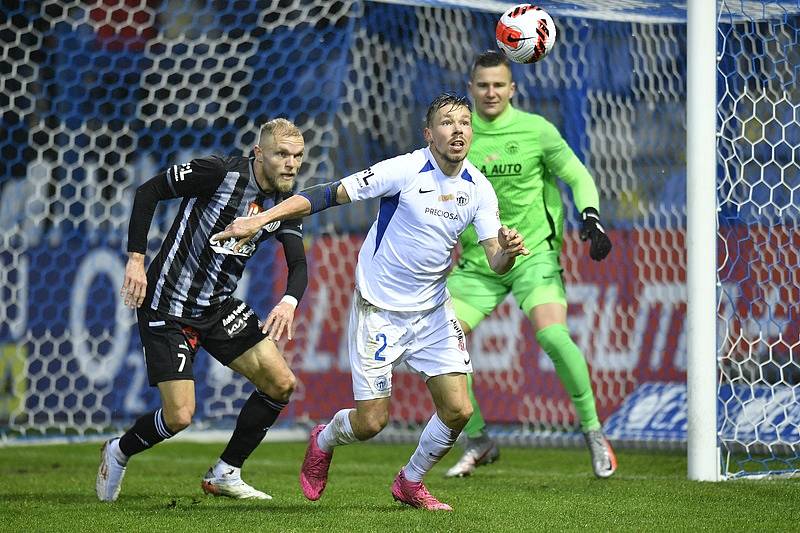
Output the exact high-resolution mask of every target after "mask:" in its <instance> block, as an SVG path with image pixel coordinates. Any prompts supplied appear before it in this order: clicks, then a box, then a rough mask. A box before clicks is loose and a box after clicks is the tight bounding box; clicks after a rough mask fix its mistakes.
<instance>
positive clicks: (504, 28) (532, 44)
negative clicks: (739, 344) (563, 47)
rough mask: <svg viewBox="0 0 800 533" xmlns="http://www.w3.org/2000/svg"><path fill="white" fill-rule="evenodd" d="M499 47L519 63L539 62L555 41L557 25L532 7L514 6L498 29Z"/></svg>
mask: <svg viewBox="0 0 800 533" xmlns="http://www.w3.org/2000/svg"><path fill="white" fill-rule="evenodd" d="M495 37H496V38H497V46H498V47H499V48H500V50H502V51H503V53H504V54H505V55H506V56H507V57H508V58H509V59H510V60H511V61H514V62H516V63H536V62H537V61H539V60H540V59H542V58H543V57H544V56H546V55H547V54H548V53H549V52H550V50H552V49H553V44H555V42H556V25H555V23H554V22H553V19H552V18H551V17H550V15H548V14H547V12H546V11H545V10H544V9H542V8H540V7H536V6H534V5H531V4H520V5H518V6H514V7H512V8H511V9H509V10H508V11H506V12H505V13H503V16H502V17H500V20H499V21H497V27H496V28H495Z"/></svg>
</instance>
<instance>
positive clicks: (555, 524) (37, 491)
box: [0, 441, 800, 533]
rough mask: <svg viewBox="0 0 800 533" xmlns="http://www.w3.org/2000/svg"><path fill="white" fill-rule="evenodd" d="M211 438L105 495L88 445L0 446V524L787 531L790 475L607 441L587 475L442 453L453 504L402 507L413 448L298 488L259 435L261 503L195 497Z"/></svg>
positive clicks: (797, 495)
mask: <svg viewBox="0 0 800 533" xmlns="http://www.w3.org/2000/svg"><path fill="white" fill-rule="evenodd" d="M223 447H224V445H223V444H195V443H188V442H168V443H164V444H161V445H159V446H157V447H156V448H154V449H152V450H149V451H148V452H145V453H143V454H142V455H139V456H137V457H135V458H133V459H132V460H131V462H130V463H129V468H128V473H127V475H126V478H125V481H124V483H123V486H122V494H121V495H120V498H119V500H118V501H117V502H115V503H112V504H107V503H100V502H98V501H97V499H96V497H95V494H94V480H95V474H96V471H97V465H98V460H99V448H100V445H99V444H71V445H46V446H29V447H5V448H0V480H2V483H0V531H9V532H11V531H13V532H19V531H80V532H90V531H98V532H100V531H102V532H108V531H126V532H127V531H143V532H144V531H147V532H150V531H170V532H181V531H194V532H203V533H206V532H212V531H235V532H251V531H280V532H287V531H325V532H328V533H329V532H336V531H347V532H351V531H375V532H394V531H402V532H406V531H424V532H432V531H481V532H495V531H498V532H503V531H513V532H521V531H564V530H567V531H575V530H590V531H608V530H614V531H654V530H657V531H689V530H717V531H797V530H798V529H799V528H800V525H798V524H800V520H799V519H800V482H799V481H797V480H776V481H733V482H724V483H697V482H690V481H687V480H686V459H685V457H684V455H683V454H678V453H662V452H638V451H624V450H623V451H620V452H619V453H618V460H619V465H620V466H619V470H618V471H617V474H616V475H615V476H614V477H613V478H612V479H609V480H597V479H595V478H594V477H593V476H592V474H591V471H590V468H589V459H588V453H587V452H585V451H584V450H577V449H575V450H571V449H570V450H562V449H540V448H508V447H507V448H503V449H502V451H501V457H500V460H499V461H498V462H497V463H495V464H493V465H491V466H488V467H482V468H479V469H478V470H477V472H476V475H474V476H472V477H470V478H464V479H445V478H444V477H443V474H444V472H445V470H446V469H447V468H448V467H449V466H451V465H452V464H453V463H455V461H456V460H457V458H458V456H459V454H460V451H461V450H460V449H455V450H454V451H453V452H451V453H450V454H449V455H448V456H447V457H445V458H444V460H443V461H442V463H441V464H439V465H437V467H436V468H435V469H434V470H433V471H432V472H431V473H430V474H429V475H428V477H427V478H426V484H427V486H428V488H429V489H430V490H431V492H432V493H433V494H434V495H436V496H437V497H438V498H439V499H441V500H442V501H445V502H447V503H449V504H451V505H452V506H453V507H454V508H455V512H453V513H431V512H426V511H420V510H416V509H411V508H409V507H407V506H403V505H401V504H399V503H396V502H394V501H393V500H392V496H391V493H390V491H389V487H390V485H391V482H392V480H393V479H394V476H395V474H396V473H397V471H398V470H399V469H400V467H401V466H402V465H403V464H405V462H406V461H407V459H408V457H409V455H410V454H411V452H412V451H413V448H414V446H413V445H393V444H378V443H363V444H356V445H351V446H346V447H343V448H338V449H337V450H336V453H335V456H334V460H333V465H332V467H331V475H330V479H329V483H328V488H327V490H326V492H325V494H324V495H323V497H322V499H321V500H320V501H318V502H309V501H307V500H305V499H304V498H303V495H302V493H301V492H300V487H299V483H298V480H297V478H298V470H299V467H300V463H301V461H302V459H303V454H304V453H305V443H274V442H269V441H267V442H264V443H263V444H262V445H261V446H260V447H259V448H258V450H256V452H255V453H254V454H253V456H252V457H251V458H250V460H249V461H248V462H247V463H246V464H245V468H244V470H243V474H244V478H245V480H246V481H248V482H250V483H251V484H252V485H254V486H255V487H257V488H259V489H262V490H264V491H266V492H268V493H270V494H271V495H272V496H273V497H274V499H273V500H271V501H266V502H264V501H232V500H228V499H223V498H214V497H212V496H205V495H204V494H203V493H202V491H201V490H200V480H201V478H202V476H203V474H204V473H205V471H206V469H207V468H208V466H209V465H210V464H211V463H213V462H214V461H215V460H216V458H217V456H218V454H219V453H220V452H221V451H222V448H223Z"/></svg>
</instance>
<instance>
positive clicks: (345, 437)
mask: <svg viewBox="0 0 800 533" xmlns="http://www.w3.org/2000/svg"><path fill="white" fill-rule="evenodd" d="M351 411H355V409H342V410H340V411H339V412H337V413H336V414H335V415H333V418H332V419H331V421H330V422H328V425H326V426H325V429H323V430H322V431H320V432H319V435H317V446H319V449H320V450H322V451H323V452H325V453H331V451H333V448H334V447H336V446H342V445H344V444H352V443H353V442H357V441H358V439H357V438H356V434H355V433H353V426H352V424H350V412H351Z"/></svg>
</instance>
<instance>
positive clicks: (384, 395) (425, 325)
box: [219, 93, 527, 511]
mask: <svg viewBox="0 0 800 533" xmlns="http://www.w3.org/2000/svg"><path fill="white" fill-rule="evenodd" d="M424 135H425V140H426V142H427V144H428V146H427V147H426V148H423V149H420V150H416V151H414V152H412V153H410V154H405V155H401V156H398V157H395V158H392V159H388V160H385V161H381V162H379V163H376V164H374V165H373V166H372V167H370V168H368V169H366V170H364V171H361V172H358V173H356V174H353V175H350V176H348V177H346V178H343V179H342V180H341V181H337V182H333V183H328V184H324V185H318V186H315V187H312V188H309V189H306V190H304V191H301V192H300V194H298V195H297V196H294V197H293V198H289V199H288V200H286V201H285V202H283V203H281V204H280V205H278V206H276V207H274V208H272V209H270V210H268V211H266V212H265V213H262V214H259V215H255V216H253V217H250V218H240V219H237V220H236V221H235V222H234V223H233V224H231V226H229V228H227V229H226V230H225V231H224V232H222V233H221V234H220V235H219V237H220V238H230V237H238V238H240V239H241V241H240V244H245V245H246V243H247V239H248V238H249V236H250V235H252V234H253V233H254V232H255V231H257V230H258V228H260V227H262V226H263V225H264V224H267V223H272V222H274V221H277V220H284V219H286V218H296V217H298V216H304V215H308V214H311V213H315V212H318V211H320V210H322V209H326V208H328V207H331V206H334V205H339V204H344V203H348V202H351V201H358V200H364V199H367V198H377V197H379V198H381V203H380V209H379V212H378V217H377V220H376V221H375V222H374V224H373V225H372V227H371V228H370V230H369V232H368V234H367V237H366V239H365V241H364V243H363V245H362V246H361V250H360V251H359V255H358V266H357V268H356V290H355V294H354V296H353V303H352V308H351V313H350V324H349V329H348V340H349V353H350V366H351V372H352V376H353V392H354V397H355V403H356V407H355V409H342V410H340V411H339V412H337V413H336V414H335V415H334V417H333V420H331V421H330V422H329V423H328V424H327V425H320V426H317V427H315V428H314V430H313V431H312V432H311V436H310V438H309V445H308V449H307V451H306V457H305V460H304V462H303V466H302V468H301V472H300V483H301V486H302V489H303V493H304V494H305V496H306V497H307V498H309V499H310V500H317V499H319V498H320V496H321V495H322V491H323V490H324V489H325V485H326V483H327V479H328V468H329V466H330V462H331V459H332V456H333V449H334V447H336V446H341V445H346V444H350V443H353V442H356V441H363V440H367V439H370V438H372V437H373V436H375V435H377V434H378V433H379V432H380V431H381V430H382V429H383V428H384V427H385V426H386V424H387V422H388V419H389V403H390V399H391V394H392V371H393V369H394V368H395V367H396V366H397V365H398V364H400V363H401V362H403V361H405V362H406V363H407V364H408V365H409V366H410V367H411V368H413V369H414V370H416V371H417V372H418V373H419V374H421V375H422V376H423V378H424V379H425V380H426V384H427V386H428V389H429V391H430V393H431V396H432V398H433V402H434V404H435V406H436V412H435V413H434V414H433V416H432V417H431V418H430V420H429V421H428V424H427V425H426V426H425V428H424V430H423V431H422V435H421V437H420V441H419V445H418V447H417V449H416V450H415V451H414V453H413V455H412V456H411V459H410V460H409V461H408V463H407V464H406V465H405V466H404V467H403V468H402V469H401V470H400V472H399V473H398V474H397V477H396V478H395V480H394V483H393V484H392V495H393V497H394V498H395V499H396V500H398V501H401V502H403V503H406V504H408V505H411V506H413V507H418V508H423V509H428V510H445V511H450V510H452V508H451V507H450V506H449V505H447V504H445V503H442V502H440V501H439V500H438V499H437V498H436V497H434V496H433V495H431V494H430V492H428V490H427V489H426V488H425V485H424V484H423V483H422V478H423V476H424V475H425V474H426V473H427V472H428V471H430V469H431V468H433V466H434V465H435V464H436V463H437V462H438V461H439V460H440V459H441V458H442V457H443V456H444V455H445V454H446V453H447V452H448V451H449V450H450V448H452V446H453V443H454V442H455V440H456V438H457V437H458V435H459V433H460V432H461V429H462V427H463V426H464V424H465V423H466V421H467V420H468V419H469V417H470V414H471V408H470V402H469V397H468V395H467V382H466V374H468V373H469V372H471V371H472V365H471V360H470V357H469V352H467V350H466V345H465V339H464V334H463V332H462V331H461V328H460V327H459V325H458V320H456V317H455V314H454V313H453V309H452V306H451V304H450V298H449V295H448V293H447V288H446V286H445V279H446V275H447V271H448V269H449V267H450V253H451V252H452V250H453V248H454V247H455V246H456V243H457V242H458V237H459V235H460V234H461V232H462V231H464V229H465V228H466V227H467V226H468V225H470V224H473V225H474V227H475V229H476V235H475V239H476V243H477V242H480V245H481V247H482V248H483V250H484V254H485V256H486V260H487V261H488V264H489V265H490V267H491V269H492V270H493V271H495V272H497V273H503V272H506V271H508V270H509V269H510V268H511V267H512V266H513V265H514V261H515V258H516V256H518V255H520V254H525V253H527V250H526V249H525V246H524V243H523V241H522V239H521V238H520V236H519V234H518V233H517V232H516V231H515V230H512V229H509V228H506V227H501V226H500V222H499V220H498V213H497V199H496V197H495V194H494V191H493V190H492V187H491V186H490V185H489V182H488V181H487V180H486V178H485V177H484V176H483V174H481V173H480V171H478V169H477V168H475V166H474V165H472V164H470V163H469V162H468V161H466V155H467V151H468V150H469V147H470V143H471V142H472V123H471V116H470V106H469V102H468V101H467V100H466V99H465V98H463V97H459V96H456V95H452V94H448V93H445V94H442V95H440V96H439V97H438V98H436V99H435V100H434V101H433V103H431V105H430V106H429V108H428V112H427V114H426V127H425V129H424Z"/></svg>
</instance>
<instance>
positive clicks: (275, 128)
mask: <svg viewBox="0 0 800 533" xmlns="http://www.w3.org/2000/svg"><path fill="white" fill-rule="evenodd" d="M270 135H271V136H272V139H273V140H275V139H277V138H278V137H300V138H301V139H302V138H303V133H302V132H301V131H300V128H298V127H297V126H295V125H294V122H292V121H290V120H286V119H285V118H273V119H272V120H270V121H267V122H265V123H264V124H262V125H261V129H260V130H259V132H258V145H259V146H263V145H264V143H265V142H266V140H267V138H268V137H269V136H270Z"/></svg>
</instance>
